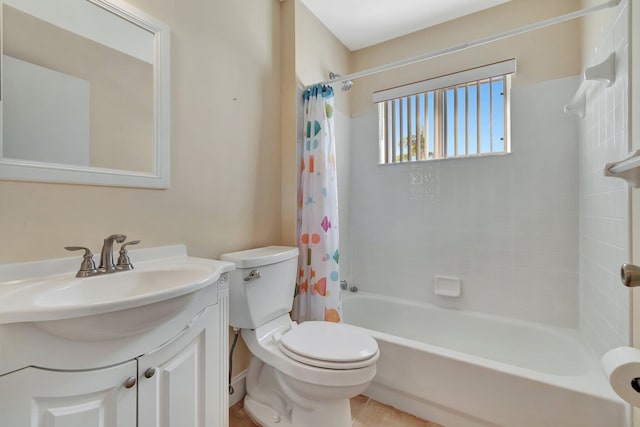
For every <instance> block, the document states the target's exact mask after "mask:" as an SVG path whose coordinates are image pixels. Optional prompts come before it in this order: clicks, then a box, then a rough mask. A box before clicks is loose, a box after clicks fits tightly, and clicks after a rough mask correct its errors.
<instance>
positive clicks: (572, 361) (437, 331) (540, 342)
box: [343, 292, 629, 427]
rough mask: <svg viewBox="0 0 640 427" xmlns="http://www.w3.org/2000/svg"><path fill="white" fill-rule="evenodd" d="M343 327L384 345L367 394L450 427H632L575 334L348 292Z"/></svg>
mask: <svg viewBox="0 0 640 427" xmlns="http://www.w3.org/2000/svg"><path fill="white" fill-rule="evenodd" d="M343 317H344V319H343V320H344V321H345V323H349V324H351V325H354V326H357V327H359V328H361V329H363V330H364V331H366V332H368V333H369V334H371V335H372V336H373V337H374V338H375V339H376V341H377V342H378V345H379V347H380V359H379V360H378V373H377V374H376V377H375V379H374V380H373V383H372V384H371V386H370V387H369V388H368V389H367V391H366V392H365V394H366V395H367V396H369V397H371V398H373V399H376V400H378V401H380V402H383V403H386V404H388V405H392V406H394V407H396V408H398V409H401V410H403V411H405V412H408V413H411V414H414V415H416V416H418V417H419V418H423V419H428V420H430V421H435V422H437V423H440V424H443V425H445V426H446V427H457V426H460V427H475V426H508V427H527V426H531V427H542V426H544V427H552V426H553V427H573V426H575V427H626V426H628V425H629V421H628V419H629V409H628V406H627V405H626V404H625V403H624V402H623V401H622V400H620V399H619V398H618V397H617V396H616V395H615V394H614V392H613V391H612V390H611V389H610V387H609V384H608V383H607V381H606V379H605V377H604V375H603V374H602V371H601V369H600V364H599V361H598V360H596V358H595V356H593V355H591V353H590V352H589V350H588V349H587V348H586V347H585V346H584V345H583V344H582V343H581V341H580V339H579V337H578V335H577V333H576V331H572V330H565V329H559V328H552V327H546V326H541V325H538V324H534V323H527V322H521V321H516V320H510V319H506V318H500V317H495V316H489V315H484V314H480V313H471V312H464V311H458V310H451V309H443V308H439V307H436V306H432V305H426V304H418V303H414V302H411V301H405V300H400V299H395V298H390V297H383V296H379V295H375V294H368V293H365V292H358V293H356V294H353V293H345V294H344V297H343Z"/></svg>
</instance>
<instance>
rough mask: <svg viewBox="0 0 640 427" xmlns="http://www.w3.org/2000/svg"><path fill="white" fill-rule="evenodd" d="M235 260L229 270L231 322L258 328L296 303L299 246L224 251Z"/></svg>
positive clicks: (243, 326) (227, 257)
mask: <svg viewBox="0 0 640 427" xmlns="http://www.w3.org/2000/svg"><path fill="white" fill-rule="evenodd" d="M220 259H221V260H222V261H228V262H233V263H234V264H235V265H236V269H235V270H234V271H232V272H231V273H229V325H231V326H234V327H236V328H245V329H255V328H257V327H258V326H261V325H263V324H265V323H267V322H268V321H270V320H273V319H275V318H277V317H279V316H281V315H283V314H286V313H289V312H290V311H291V307H292V306H293V296H294V291H295V286H296V273H297V270H298V248H293V247H287V246H268V247H265V248H257V249H249V250H246V251H240V252H232V253H228V254H223V255H222V256H221V257H220Z"/></svg>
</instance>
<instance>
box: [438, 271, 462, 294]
mask: <svg viewBox="0 0 640 427" xmlns="http://www.w3.org/2000/svg"><path fill="white" fill-rule="evenodd" d="M461 291H462V282H461V280H460V278H459V277H451V276H435V278H434V281H433V292H435V294H436V295H442V296H445V297H459V296H460V294H461Z"/></svg>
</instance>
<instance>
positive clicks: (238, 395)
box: [229, 369, 249, 406]
mask: <svg viewBox="0 0 640 427" xmlns="http://www.w3.org/2000/svg"><path fill="white" fill-rule="evenodd" d="M248 371H249V370H248V369H245V370H244V371H242V372H240V373H239V374H238V375H236V376H235V377H233V378H231V387H233V394H232V395H229V406H233V405H235V404H236V403H238V402H240V401H241V400H242V399H243V398H244V395H245V394H247V386H246V378H247V372H248Z"/></svg>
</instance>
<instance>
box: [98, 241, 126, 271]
mask: <svg viewBox="0 0 640 427" xmlns="http://www.w3.org/2000/svg"><path fill="white" fill-rule="evenodd" d="M126 238H127V236H125V235H124V234H112V235H111V236H109V237H107V238H106V239H104V243H103V244H102V250H101V251H100V266H99V267H98V270H99V271H101V272H103V273H113V272H114V271H116V265H115V264H114V263H113V242H118V243H122V242H124V239H126Z"/></svg>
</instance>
